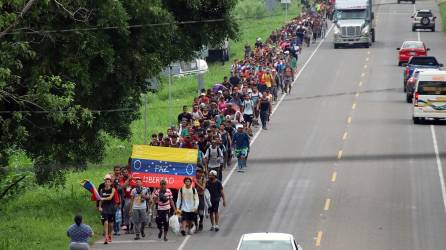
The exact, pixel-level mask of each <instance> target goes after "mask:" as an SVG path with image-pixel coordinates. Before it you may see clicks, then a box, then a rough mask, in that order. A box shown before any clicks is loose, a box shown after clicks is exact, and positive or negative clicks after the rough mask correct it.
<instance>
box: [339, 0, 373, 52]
mask: <svg viewBox="0 0 446 250" xmlns="http://www.w3.org/2000/svg"><path fill="white" fill-rule="evenodd" d="M372 7H373V5H372V0H336V4H335V12H334V16H333V22H334V24H335V26H334V39H333V42H334V48H335V49H337V48H339V47H340V46H353V45H362V46H365V47H366V48H368V47H370V46H371V45H372V43H373V42H375V14H374V12H373V9H372Z"/></svg>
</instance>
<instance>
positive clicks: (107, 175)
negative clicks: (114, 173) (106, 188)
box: [104, 174, 112, 180]
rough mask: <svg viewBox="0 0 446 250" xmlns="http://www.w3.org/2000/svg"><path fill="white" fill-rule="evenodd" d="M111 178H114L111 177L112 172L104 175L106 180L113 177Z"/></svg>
mask: <svg viewBox="0 0 446 250" xmlns="http://www.w3.org/2000/svg"><path fill="white" fill-rule="evenodd" d="M111 178H112V177H111V175H110V174H106V175H105V176H104V180H107V179H111Z"/></svg>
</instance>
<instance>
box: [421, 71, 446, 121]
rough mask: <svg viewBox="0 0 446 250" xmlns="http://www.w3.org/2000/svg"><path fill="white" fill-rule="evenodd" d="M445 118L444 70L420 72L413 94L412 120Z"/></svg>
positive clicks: (445, 86)
mask: <svg viewBox="0 0 446 250" xmlns="http://www.w3.org/2000/svg"><path fill="white" fill-rule="evenodd" d="M426 118H433V119H446V71H425V72H420V74H419V76H418V79H417V83H416V85H415V89H414V94H413V122H414V123H419V122H421V121H423V120H425V119H426Z"/></svg>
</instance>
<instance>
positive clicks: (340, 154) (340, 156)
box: [337, 150, 342, 160]
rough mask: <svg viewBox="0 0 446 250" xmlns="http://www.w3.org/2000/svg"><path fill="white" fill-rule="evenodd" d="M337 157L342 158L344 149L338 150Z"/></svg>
mask: <svg viewBox="0 0 446 250" xmlns="http://www.w3.org/2000/svg"><path fill="white" fill-rule="evenodd" d="M337 158H338V160H340V159H341V158H342V150H339V151H338V157H337Z"/></svg>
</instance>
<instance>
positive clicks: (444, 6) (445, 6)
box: [438, 1, 446, 32]
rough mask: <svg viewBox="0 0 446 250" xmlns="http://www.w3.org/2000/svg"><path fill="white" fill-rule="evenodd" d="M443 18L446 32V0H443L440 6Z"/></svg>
mask: <svg viewBox="0 0 446 250" xmlns="http://www.w3.org/2000/svg"><path fill="white" fill-rule="evenodd" d="M438 7H439V8H440V15H441V20H442V22H443V31H444V32H446V1H441V2H440V4H439V6H438Z"/></svg>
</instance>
